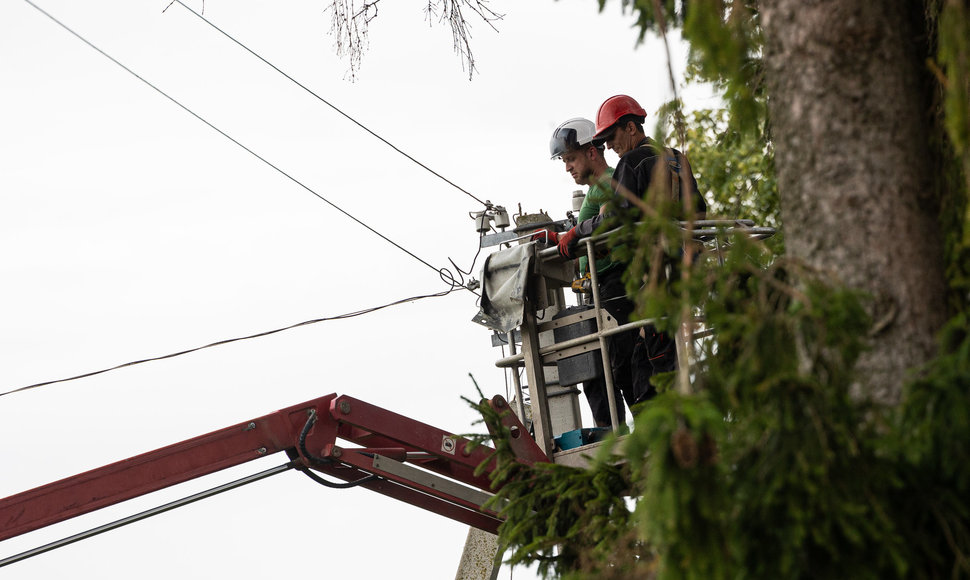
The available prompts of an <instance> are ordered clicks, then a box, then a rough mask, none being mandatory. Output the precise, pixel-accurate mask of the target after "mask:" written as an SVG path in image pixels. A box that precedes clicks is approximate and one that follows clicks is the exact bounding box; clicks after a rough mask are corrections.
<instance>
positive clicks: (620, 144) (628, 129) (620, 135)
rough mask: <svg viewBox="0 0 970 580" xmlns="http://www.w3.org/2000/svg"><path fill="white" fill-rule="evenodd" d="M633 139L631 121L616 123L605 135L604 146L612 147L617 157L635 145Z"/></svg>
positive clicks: (633, 131)
mask: <svg viewBox="0 0 970 580" xmlns="http://www.w3.org/2000/svg"><path fill="white" fill-rule="evenodd" d="M635 139H636V135H635V130H634V126H633V123H631V122H627V123H626V125H624V126H620V125H617V126H616V127H614V128H613V130H612V132H611V133H609V134H607V135H606V147H607V149H612V150H613V152H614V153H616V155H617V156H618V157H623V154H624V153H626V152H627V151H630V150H632V149H633V148H634V147H636V146H637V144H636V143H634V140H635Z"/></svg>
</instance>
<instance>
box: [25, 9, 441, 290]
mask: <svg viewBox="0 0 970 580" xmlns="http://www.w3.org/2000/svg"><path fill="white" fill-rule="evenodd" d="M24 2H26V3H27V4H29V5H30V6H32V7H33V8H34V9H36V10H37V11H38V12H40V13H41V14H43V15H44V16H46V17H48V18H49V19H51V20H52V21H53V22H54V23H56V24H57V25H58V26H60V27H61V28H63V29H64V30H66V31H68V32H69V33H71V34H72V35H73V36H75V37H76V38H77V39H78V40H80V41H81V42H83V43H84V44H86V45H88V46H89V47H91V48H92V49H94V50H96V51H97V52H98V53H100V54H101V55H102V56H104V57H105V58H107V59H108V60H110V61H111V62H113V63H115V64H116V65H118V66H119V67H121V68H122V69H124V70H125V71H126V72H127V73H129V74H131V75H132V76H134V77H135V78H137V79H138V80H140V81H141V82H143V83H145V84H146V85H148V86H149V87H151V88H152V89H154V90H155V91H156V92H157V93H158V94H160V95H162V96H163V97H165V98H166V99H168V100H169V101H171V102H173V103H175V104H176V105H178V106H179V107H180V108H181V109H182V110H184V111H185V112H187V113H189V114H190V115H192V116H193V117H195V118H196V119H198V120H199V121H202V122H203V123H205V124H206V125H208V126H209V127H210V128H211V129H213V130H214V131H216V132H217V133H219V134H220V135H222V136H223V137H225V138H226V139H229V140H230V141H232V142H233V143H235V144H236V145H238V146H239V147H241V148H242V149H243V150H245V151H246V152H247V153H249V154H250V155H252V156H253V157H255V158H256V159H259V160H260V161H262V162H263V163H265V164H266V165H268V166H270V167H272V168H273V169H275V170H276V171H277V172H279V173H280V174H281V175H283V176H284V177H286V178H287V179H289V180H290V181H292V182H293V183H295V184H297V185H299V186H300V187H302V188H303V189H305V190H307V191H308V192H310V193H311V194H313V195H315V196H316V197H318V198H320V199H321V200H322V201H324V202H326V203H327V204H328V205H330V207H332V208H334V209H335V210H337V211H339V212H340V213H342V214H344V215H345V216H347V217H348V218H350V219H351V220H353V221H355V222H357V223H358V224H360V225H361V226H363V227H364V228H366V229H367V230H369V231H370V232H371V233H373V234H374V235H376V236H378V237H380V238H381V239H383V240H384V241H386V242H387V243H389V244H391V245H392V246H394V247H396V248H397V249H399V250H401V251H402V252H404V253H405V254H407V255H409V256H411V257H412V258H414V259H415V260H417V261H418V262H420V263H422V264H424V265H425V266H427V267H429V268H431V269H432V270H434V271H435V272H438V275H439V276H441V277H442V279H444V280H445V282H446V283H447V282H448V280H447V277H446V275H445V274H443V271H445V270H446V269H445V268H436V267H435V266H432V265H431V264H429V263H428V262H426V261H425V260H423V259H421V258H420V257H418V256H417V255H416V254H414V253H413V252H411V251H410V250H408V249H406V248H405V247H403V246H401V245H400V244H398V243H397V242H395V241H394V240H392V239H390V238H388V237H387V236H385V235H384V234H382V233H381V232H379V231H377V230H375V229H374V228H372V227H370V226H369V225H367V224H365V223H364V222H362V221H361V220H359V219H357V218H356V217H354V216H353V215H351V214H350V213H348V212H346V211H345V210H344V209H343V208H341V207H339V206H337V205H336V204H334V203H333V202H332V201H330V200H329V199H327V198H325V197H323V196H322V195H320V194H319V193H317V192H316V191H314V190H313V189H312V188H310V187H309V186H308V185H306V184H304V183H303V182H301V181H299V180H298V179H296V178H295V177H293V176H292V175H290V174H289V173H287V172H286V171H284V170H283V169H281V168H279V167H278V166H276V165H274V164H273V163H272V162H270V161H269V160H267V159H266V158H264V157H262V156H261V155H259V154H258V153H256V152H255V151H253V150H252V149H250V148H249V147H246V146H245V145H243V144H242V143H240V142H239V141H237V140H236V139H234V138H233V137H232V136H230V135H229V134H228V133H226V132H225V131H223V130H222V129H219V128H218V127H216V126H215V125H213V124H212V123H210V122H209V121H207V120H206V119H204V118H203V117H202V116H200V115H199V114H197V113H196V112H195V111H193V110H192V109H189V108H188V107H187V106H185V105H183V104H182V103H181V102H179V101H178V100H176V99H175V98H174V97H172V96H171V95H169V94H168V93H166V92H165V91H163V90H162V89H160V88H158V87H157V86H155V85H154V84H152V83H151V82H149V81H148V80H147V79H145V78H144V77H142V76H141V75H139V74H138V73H136V72H135V71H133V70H131V69H130V68H128V67H127V66H125V65H124V64H122V63H121V62H120V61H118V60H117V59H115V58H114V57H112V56H111V55H109V54H108V53H106V52H104V51H103V50H101V49H100V48H98V47H97V46H95V45H94V44H92V43H91V42H90V41H88V40H87V39H86V38H84V37H83V36H81V35H80V34H79V33H77V32H75V31H74V30H73V29H71V28H70V27H69V26H67V25H66V24H64V23H63V22H61V21H60V20H58V19H57V18H55V17H54V16H53V15H51V14H50V13H49V12H47V11H45V10H44V9H43V8H41V7H40V6H38V5H36V4H34V3H33V2H31V0H24ZM451 278H452V280H453V279H454V277H453V276H451ZM452 288H453V289H454V284H453V285H452Z"/></svg>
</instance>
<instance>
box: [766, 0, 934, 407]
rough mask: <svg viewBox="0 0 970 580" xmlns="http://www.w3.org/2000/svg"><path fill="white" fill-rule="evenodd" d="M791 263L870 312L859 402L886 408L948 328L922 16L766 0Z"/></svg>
mask: <svg viewBox="0 0 970 580" xmlns="http://www.w3.org/2000/svg"><path fill="white" fill-rule="evenodd" d="M761 15H762V19H763V20H762V24H763V26H764V34H765V39H766V43H765V63H766V72H767V82H768V90H769V95H770V99H769V111H770V115H771V121H772V137H773V141H774V144H775V154H776V156H775V161H776V167H777V172H778V184H779V192H780V195H781V211H782V217H783V221H784V224H785V226H786V228H785V239H786V244H787V248H788V252H789V254H790V255H791V256H793V257H796V258H799V259H801V260H803V261H805V262H807V263H808V264H810V265H812V266H814V267H817V268H820V269H823V270H827V271H830V272H833V273H834V274H835V275H836V276H837V277H838V278H839V279H841V281H842V282H844V283H846V284H847V285H848V286H850V287H853V288H857V289H861V290H864V291H865V292H867V293H868V294H869V295H870V296H871V298H872V302H871V303H870V305H869V309H870V312H871V314H872V316H873V322H874V326H873V334H872V339H871V346H872V350H871V351H870V352H868V353H866V354H865V355H864V356H863V358H862V360H860V363H859V367H858V370H859V377H860V382H859V386H860V387H861V389H862V391H861V392H862V394H865V395H871V396H873V397H874V398H875V399H876V400H879V401H882V402H885V403H890V404H891V403H894V402H895V401H897V400H898V398H899V395H900V390H901V386H902V382H903V379H904V378H905V375H906V372H907V370H908V369H911V368H912V367H914V366H917V365H919V364H921V363H924V362H926V361H927V360H928V359H929V358H930V357H931V356H932V355H933V353H934V352H935V335H936V332H937V331H938V330H939V329H940V327H941V325H942V324H943V322H944V321H945V319H946V305H945V283H944V271H943V270H944V268H943V243H942V239H943V236H942V232H941V229H940V221H939V216H938V212H939V202H938V200H939V194H938V190H937V187H938V177H937V176H935V175H933V168H934V167H936V166H937V164H936V163H934V160H933V157H932V153H931V147H930V146H929V142H928V139H929V135H930V129H929V127H930V126H931V124H930V117H929V111H930V100H929V98H928V95H929V94H930V93H929V92H928V90H927V87H928V86H929V85H928V82H927V76H926V75H927V71H926V66H925V64H924V63H925V58H926V52H927V49H926V41H925V37H924V36H923V34H924V32H923V29H922V23H923V22H924V21H925V19H924V17H923V14H922V12H921V3H919V2H898V1H892V0H888V1H887V0H814V1H813V0H808V1H806V0H764V1H763V2H762V7H761Z"/></svg>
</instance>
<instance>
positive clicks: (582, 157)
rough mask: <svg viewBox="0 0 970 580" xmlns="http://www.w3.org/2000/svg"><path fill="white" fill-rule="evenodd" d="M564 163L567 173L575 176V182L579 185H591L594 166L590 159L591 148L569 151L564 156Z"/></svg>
mask: <svg viewBox="0 0 970 580" xmlns="http://www.w3.org/2000/svg"><path fill="white" fill-rule="evenodd" d="M562 162H563V164H564V165H565V166H566V171H568V172H569V175H572V176H573V181H575V182H576V183H577V184H579V185H589V178H590V177H592V175H593V164H592V162H591V161H590V159H589V148H583V149H581V150H573V151H567V152H566V153H563V155H562Z"/></svg>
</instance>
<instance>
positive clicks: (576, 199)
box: [573, 189, 586, 211]
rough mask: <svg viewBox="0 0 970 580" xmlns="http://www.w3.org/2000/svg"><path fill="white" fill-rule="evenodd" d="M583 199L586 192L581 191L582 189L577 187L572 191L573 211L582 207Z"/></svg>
mask: <svg viewBox="0 0 970 580" xmlns="http://www.w3.org/2000/svg"><path fill="white" fill-rule="evenodd" d="M584 199H586V194H585V193H583V190H582V189H577V190H576V191H574V192H573V211H579V209H580V208H581V207H583V200H584Z"/></svg>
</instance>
